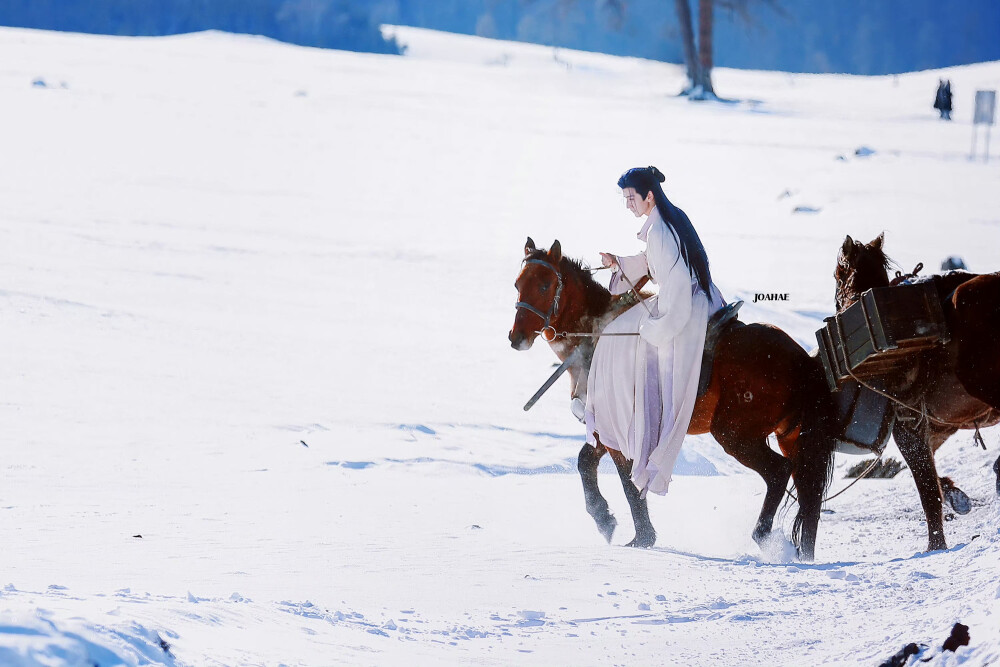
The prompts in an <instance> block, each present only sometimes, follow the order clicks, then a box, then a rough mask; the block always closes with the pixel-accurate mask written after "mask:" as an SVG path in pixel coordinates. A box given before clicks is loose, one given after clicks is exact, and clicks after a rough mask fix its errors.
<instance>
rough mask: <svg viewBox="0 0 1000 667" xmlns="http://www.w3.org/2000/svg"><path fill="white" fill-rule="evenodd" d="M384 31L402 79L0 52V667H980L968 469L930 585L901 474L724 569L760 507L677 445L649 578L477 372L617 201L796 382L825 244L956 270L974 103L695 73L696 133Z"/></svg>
mask: <svg viewBox="0 0 1000 667" xmlns="http://www.w3.org/2000/svg"><path fill="white" fill-rule="evenodd" d="M386 30H387V31H389V32H392V33H394V34H397V35H398V36H399V38H400V40H401V41H402V42H404V43H406V44H408V45H409V50H408V51H407V55H406V56H405V57H402V58H400V57H391V56H375V55H366V54H355V53H346V52H337V51H323V50H317V49H309V48H301V47H294V46H289V45H284V44H279V43H276V42H273V41H270V40H266V39H262V38H254V37H246V36H233V35H226V34H220V33H200V34H193V35H184V36H176V37H166V38H117V37H104V36H85V35H73V34H58V33H46V32H38V31H31V30H22V29H7V28H4V29H0V62H3V63H4V67H3V69H2V70H0V91H2V97H3V100H4V104H3V111H2V115H0V118H2V122H0V146H2V147H3V149H2V155H3V159H2V160H0V201H2V208H0V278H2V279H0V341H2V345H0V369H2V371H0V433H2V434H3V446H2V448H0V451H2V455H0V471H2V475H0V535H3V537H4V540H3V542H4V547H3V549H0V663H3V664H5V665H6V664H12V665H91V664H98V665H100V666H101V667H107V666H108V665H116V664H124V665H140V664H166V665H185V666H186V665H279V664H281V665H320V664H351V665H410V664H422V665H431V664H473V663H474V664H481V665H542V664H583V665H591V664H592V665H598V664H600V665H611V664H621V665H638V664H653V663H655V664H683V665H701V664H769V665H801V664H837V665H844V664H859V665H872V664H878V663H879V662H881V661H882V660H885V659H886V658H888V657H889V656H891V655H892V654H893V653H895V652H896V651H898V650H899V649H901V648H902V647H903V645H904V644H907V643H909V642H917V643H922V644H926V645H927V646H928V648H927V649H926V650H925V651H924V653H923V655H922V657H923V658H928V657H929V658H931V661H930V662H929V663H928V664H930V665H932V666H935V665H936V666H941V665H958V664H961V665H967V666H979V665H987V664H992V663H996V662H997V661H1000V633H998V630H1000V584H998V581H1000V576H998V575H1000V572H998V570H1000V558H998V547H1000V533H998V526H1000V503H998V499H997V496H996V494H995V491H994V484H995V478H994V475H993V473H992V471H991V470H990V466H991V465H992V462H993V460H994V459H995V458H996V454H997V445H998V443H1000V438H998V437H997V433H998V432H997V430H996V429H989V430H986V431H985V432H984V434H983V435H984V437H985V439H986V442H987V444H988V446H989V448H990V451H988V452H982V451H981V450H980V449H978V448H976V447H975V446H974V445H973V443H972V437H971V433H968V432H962V433H959V434H958V435H957V436H955V437H954V438H953V440H952V442H949V443H948V444H946V445H945V446H944V447H943V448H942V449H941V450H940V452H939V455H938V459H937V461H938V466H939V471H940V472H941V473H942V474H948V475H951V476H952V477H954V479H955V480H956V482H957V483H958V485H959V486H961V487H962V488H963V489H964V490H965V491H966V492H967V493H968V494H969V495H970V497H971V498H972V502H973V508H972V512H971V513H970V514H968V515H966V516H960V517H958V518H956V519H955V520H954V521H950V522H948V523H946V530H947V538H948V542H949V545H950V546H951V549H950V550H948V551H947V552H943V553H934V554H923V553H922V550H923V549H924V548H925V545H926V530H925V527H924V523H923V512H922V511H921V509H920V506H919V502H918V499H917V495H916V490H915V488H914V486H913V483H912V479H911V478H910V475H909V472H908V471H904V472H903V473H901V474H900V475H899V476H898V477H896V478H895V479H892V480H870V481H869V480H866V481H862V482H860V483H859V484H858V485H856V486H855V487H854V488H853V489H851V490H850V491H849V492H847V493H846V494H844V495H843V496H840V497H839V498H837V499H835V500H833V501H831V502H830V503H829V504H828V510H830V511H829V512H828V513H826V514H824V517H823V521H822V522H821V524H820V535H819V541H818V545H817V561H816V562H815V563H813V564H801V563H798V562H797V561H796V560H795V559H794V556H793V554H792V552H791V550H790V549H789V545H788V543H787V539H786V538H785V537H784V535H787V534H788V533H789V527H790V523H791V519H792V516H793V514H794V509H793V508H789V509H788V510H787V511H786V512H785V513H784V514H782V515H781V517H780V518H781V530H782V531H783V532H782V533H780V534H777V535H775V539H774V540H773V543H772V544H770V545H768V547H767V548H765V549H764V551H763V552H762V551H761V549H759V548H758V547H757V546H756V545H755V544H754V543H753V542H752V541H751V539H750V531H751V529H752V526H753V523H754V520H755V518H756V515H757V512H758V510H759V506H760V502H761V500H762V496H763V482H762V481H761V480H760V479H759V478H758V477H756V476H755V475H754V474H753V473H751V472H750V471H748V470H746V469H743V468H742V467H740V466H739V465H738V464H737V463H736V462H735V461H733V460H732V459H730V458H728V457H727V456H726V455H725V454H724V453H723V452H722V450H721V448H720V447H719V446H718V445H716V444H715V443H714V442H713V441H712V440H711V438H708V437H692V438H689V439H688V441H687V442H686V443H685V446H684V451H683V455H682V459H681V461H680V463H679V465H678V469H677V471H676V478H675V480H674V483H673V484H672V485H671V492H670V494H669V495H668V496H666V497H662V498H660V497H656V498H652V499H651V501H650V512H651V517H652V520H653V524H654V525H655V526H656V529H657V531H658V542H657V546H656V547H655V548H653V549H650V550H643V551H637V550H632V549H627V548H624V547H623V546H622V545H623V544H624V543H625V542H627V541H628V540H630V539H631V538H632V530H631V525H630V524H631V522H630V521H629V511H628V507H627V504H626V502H625V499H624V496H623V494H622V492H621V490H620V484H619V482H618V478H617V475H616V474H615V473H614V471H613V468H612V467H610V466H609V465H605V467H602V473H601V484H602V489H603V492H604V494H605V496H606V497H607V498H608V500H609V502H610V503H611V505H612V509H613V511H614V512H615V513H616V515H617V517H618V518H619V522H620V524H619V528H618V532H617V533H616V534H615V536H614V540H613V545H612V546H608V545H607V544H605V543H604V541H603V539H602V538H601V536H600V535H599V534H598V532H597V530H596V527H595V526H594V525H593V522H592V520H591V519H590V517H589V516H588V515H587V514H586V512H585V511H584V507H583V497H582V493H581V489H580V482H579V480H578V476H577V474H576V470H575V467H576V455H577V453H578V451H579V448H580V445H581V444H582V441H583V433H582V431H581V428H580V426H579V424H578V423H577V422H576V421H575V419H574V418H573V417H572V416H571V414H570V412H569V410H568V407H569V406H568V405H567V400H568V395H567V394H568V392H567V391H566V382H567V381H566V380H565V379H562V380H560V381H559V383H558V384H557V385H556V386H555V387H553V389H552V390H550V392H549V393H548V394H546V396H545V397H543V398H542V399H541V401H540V402H539V403H538V404H537V405H536V406H535V407H534V408H533V409H532V410H531V411H530V412H528V413H524V412H523V411H522V410H521V406H522V405H523V403H524V401H525V400H526V399H527V398H528V397H529V396H530V395H531V394H532V393H533V392H534V391H535V389H536V388H537V387H538V385H539V384H541V382H542V381H543V380H544V379H545V377H547V375H548V373H549V372H551V365H552V363H553V362H554V361H555V357H554V356H553V355H552V354H551V352H549V351H548V350H547V349H544V346H542V345H536V346H535V348H533V349H532V350H531V351H529V352H523V353H521V352H515V351H514V350H512V349H510V346H509V344H508V342H507V340H506V332H507V330H508V329H509V327H510V325H511V322H512V321H513V316H514V309H513V307H512V305H513V301H514V297H515V293H514V290H513V287H512V284H513V281H514V278H515V276H516V273H517V270H518V266H519V261H520V258H521V255H522V248H523V245H524V240H525V237H526V236H528V235H531V236H532V237H533V238H534V239H535V240H536V242H538V243H539V244H540V245H545V246H548V245H549V244H550V243H551V242H552V240H553V239H555V238H558V239H560V241H561V242H562V245H563V249H564V252H565V253H566V254H568V255H570V256H574V257H583V258H584V259H586V260H588V261H590V262H595V263H596V261H597V260H598V255H597V252H598V251H599V250H609V251H616V252H620V253H625V252H630V251H633V250H635V249H636V248H637V247H638V242H637V241H635V240H634V233H635V221H634V218H632V216H631V215H630V214H629V213H628V212H627V211H626V210H625V209H624V207H623V206H622V205H621V200H620V195H619V192H618V190H617V188H615V181H616V180H617V177H618V175H619V174H620V173H621V172H622V171H624V170H625V169H626V168H628V167H631V166H636V165H645V164H655V165H657V166H658V167H659V168H660V169H661V170H662V171H663V172H664V173H665V174H666V175H667V183H666V186H667V192H668V194H669V195H670V196H671V198H672V199H673V200H674V201H675V203H677V204H678V205H679V206H681V207H682V208H684V209H685V210H686V211H687V212H688V214H689V215H690V217H691V218H692V220H693V221H694V223H695V225H696V226H697V227H698V229H699V232H700V234H701V236H702V238H703V240H704V242H705V245H706V247H707V249H708V252H709V256H710V258H711V260H712V269H713V276H714V278H715V282H716V283H717V284H718V285H719V286H720V288H721V289H722V290H723V292H724V294H726V296H727V297H729V298H735V297H740V298H744V299H746V300H747V301H748V303H747V304H746V305H745V306H744V308H743V310H742V311H741V317H742V318H743V319H745V320H747V321H769V322H772V323H774V324H777V325H779V326H781V327H783V328H785V329H786V330H787V331H789V333H790V334H792V335H793V336H794V337H795V338H796V339H797V340H798V341H799V342H800V343H802V344H803V345H805V346H807V347H809V348H812V347H813V346H814V345H815V339H814V337H813V331H814V330H815V329H816V328H818V326H819V323H820V321H821V320H822V317H824V316H826V315H828V314H830V311H831V309H832V302H833V279H832V271H833V264H834V260H835V257H836V251H837V248H838V247H839V245H840V244H841V242H842V241H843V238H844V236H845V234H850V235H852V236H853V237H855V238H859V239H863V240H866V241H867V240H870V239H871V238H873V237H874V236H875V235H876V234H878V233H879V232H881V231H883V230H885V232H886V249H887V251H888V252H889V254H890V255H892V256H893V257H894V258H895V259H896V260H897V261H898V262H899V264H900V266H901V268H902V269H904V270H907V271H908V270H910V269H911V268H912V267H913V266H914V265H915V264H916V263H917V262H919V261H922V262H924V263H925V265H926V266H927V267H928V270H930V269H933V268H934V267H936V266H937V264H938V263H939V262H940V261H941V260H943V259H944V258H945V257H947V256H948V255H953V254H954V255H960V256H961V257H963V258H964V259H965V261H966V262H967V264H968V265H969V267H970V268H972V269H973V270H979V271H989V270H995V269H997V268H998V266H1000V250H998V248H1000V187H998V186H1000V166H998V164H1000V162H998V161H993V162H990V163H988V164H984V163H982V162H981V161H979V162H971V161H969V160H968V151H969V148H970V143H971V136H970V135H971V130H972V128H971V114H972V98H973V94H974V91H975V90H976V89H977V88H991V89H995V88H997V87H1000V63H986V64H979V65H971V66H965V67H958V68H952V69H948V70H943V71H931V72H918V73H913V74H906V75H901V76H898V77H848V76H809V75H789V74H782V73H771V72H746V71H736V70H725V69H720V70H717V71H716V81H715V84H716V90H717V91H718V92H719V93H720V94H721V95H723V96H725V97H727V98H731V99H732V100H733V101H732V102H730V103H707V104H694V103H690V102H688V101H686V100H684V99H680V98H676V97H674V96H673V93H674V92H675V91H677V90H680V88H681V86H682V83H683V72H682V70H681V69H680V68H678V67H676V66H672V65H666V64H662V63H654V62H648V61H642V60H637V59H628V58H615V57H610V56H601V55H595V54H584V53H578V52H572V51H568V50H563V49H560V50H558V51H554V50H552V49H548V48H545V47H540V46H533V45H526V44H515V43H507V42H498V41H491V40H482V39H477V38H471V37H464V36H455V35H446V34H441V33H434V32H430V31H424V30H416V29H408V28H398V27H387V28H386ZM939 76H947V77H949V78H951V80H952V82H953V89H954V91H955V94H956V98H955V99H956V102H955V113H954V118H955V121H954V122H952V123H943V122H941V121H939V120H937V118H936V117H935V112H934V110H933V109H932V108H931V101H932V99H931V98H932V94H933V90H934V87H935V86H936V83H937V78H938V77H939ZM36 80H42V81H44V82H45V83H46V85H45V86H44V87H43V86H35V85H33V82H34V81H36ZM861 147H866V148H868V149H870V150H872V151H873V152H872V153H871V154H870V155H867V156H860V155H856V154H855V151H856V150H857V149H858V148H861ZM994 152H1000V151H997V150H995V151H994ZM797 207H802V208H806V209H812V210H813V211H814V212H812V213H808V214H803V213H795V212H794V210H795V209H796V208H797ZM754 293H788V294H789V295H790V297H789V301H787V302H762V303H758V304H752V303H749V301H751V300H752V297H753V294H754ZM889 455H890V456H897V457H898V453H897V452H895V449H894V448H893V447H892V446H890V451H889ZM857 460H858V458H857V457H848V456H839V457H838V464H837V470H838V472H837V476H836V479H835V482H834V486H833V491H834V492H835V491H836V490H839V489H840V488H843V486H845V485H846V483H847V482H846V481H845V480H844V479H843V472H844V471H845V470H846V468H848V467H850V466H851V465H853V464H854V463H856V462H857ZM605 463H607V462H605ZM959 621H960V622H962V623H965V624H966V625H968V626H969V627H970V634H971V638H972V641H971V644H970V646H968V647H964V648H961V649H959V650H958V652H957V653H954V654H952V653H947V654H942V653H940V645H941V643H942V642H943V640H944V639H945V638H946V637H947V636H948V633H949V631H950V629H951V626H952V624H954V623H955V622H959ZM165 647H166V648H165Z"/></svg>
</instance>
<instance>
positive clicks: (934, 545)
mask: <svg viewBox="0 0 1000 667" xmlns="http://www.w3.org/2000/svg"><path fill="white" fill-rule="evenodd" d="M947 550H948V543H947V542H945V539H944V538H943V537H938V536H934V537H932V538H931V539H930V540H928V542H927V553H930V552H932V551H947Z"/></svg>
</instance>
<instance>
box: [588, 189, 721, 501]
mask: <svg viewBox="0 0 1000 667" xmlns="http://www.w3.org/2000/svg"><path fill="white" fill-rule="evenodd" d="M638 237H639V239H641V240H644V241H646V251H645V252H644V253H641V254H639V255H634V256H632V257H618V258H617V260H618V266H619V269H618V270H616V271H615V273H614V275H613V276H612V279H611V291H612V292H613V293H616V294H622V293H624V292H627V291H628V290H629V285H628V282H627V281H625V280H622V278H621V275H620V272H624V274H625V275H626V276H627V277H628V279H629V280H631V281H632V283H633V284H635V283H637V282H638V281H639V280H640V279H641V278H642V276H644V275H646V274H647V273H648V274H649V276H650V278H651V280H652V282H653V283H655V284H657V285H659V293H658V294H657V295H656V296H652V297H650V298H648V299H646V300H645V301H644V302H643V303H639V304H636V305H635V306H633V307H632V308H630V309H629V310H627V311H625V312H624V313H622V314H621V315H620V316H619V317H618V318H617V319H615V320H614V321H613V322H611V324H609V325H608V326H607V327H606V328H605V329H604V333H625V332H636V331H638V332H639V334H640V335H639V336H603V337H601V338H600V339H599V340H598V342H597V347H596V348H595V350H594V358H593V362H592V363H591V367H590V377H589V380H588V386H587V406H586V411H585V415H584V419H585V421H586V424H587V442H588V443H590V444H592V445H595V444H596V439H595V437H594V432H595V431H596V432H597V434H598V435H599V436H600V440H601V443H602V444H604V445H605V446H606V447H610V448H612V449H617V450H619V451H621V452H622V453H623V454H624V455H625V456H626V458H628V459H630V460H631V461H632V480H633V481H634V482H635V484H636V486H637V487H639V489H640V490H641V491H642V494H643V496H645V494H646V492H647V491H652V492H653V493H658V494H664V493H666V492H667V487H668V486H669V484H670V474H671V472H672V471H673V468H674V463H675V462H676V461H677V456H678V454H680V449H681V443H682V442H683V441H684V436H685V434H686V433H687V429H688V426H689V425H690V423H691V415H692V414H693V413H694V404H695V401H696V399H697V394H698V379H699V375H700V373H701V355H702V351H703V349H704V347H705V328H706V326H707V324H708V318H709V316H710V315H711V314H712V313H714V312H715V311H716V310H718V309H719V308H721V307H722V306H724V305H725V301H724V300H723V298H722V295H721V294H720V293H719V290H718V289H717V288H716V287H715V285H712V286H711V295H712V298H711V300H709V298H708V297H706V296H705V293H704V292H702V291H701V288H700V287H699V286H698V282H697V279H696V278H695V277H694V276H693V275H692V272H691V271H690V269H689V268H688V266H687V264H686V263H685V262H684V259H683V257H681V253H680V247H679V241H678V239H677V237H676V235H675V233H674V232H673V231H672V230H670V229H669V228H668V227H667V226H666V224H665V223H664V222H663V219H662V218H661V217H660V214H659V212H658V211H657V209H656V208H655V207H654V208H653V210H652V211H651V212H650V214H649V217H648V218H647V220H646V223H645V224H644V225H643V227H642V229H641V230H640V232H639V234H638ZM644 304H645V305H644ZM647 308H648V309H649V310H648V311H647ZM650 312H651V313H652V316H651V315H650Z"/></svg>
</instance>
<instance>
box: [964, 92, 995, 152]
mask: <svg viewBox="0 0 1000 667" xmlns="http://www.w3.org/2000/svg"><path fill="white" fill-rule="evenodd" d="M996 111H997V91H995V90H977V91H976V113H975V116H974V117H973V119H972V154H971V155H969V159H970V160H974V159H976V143H977V142H976V139H978V138H979V126H980V125H985V126H986V153H985V155H984V156H983V161H984V162H989V161H990V127H991V126H992V125H994V124H995V123H996Z"/></svg>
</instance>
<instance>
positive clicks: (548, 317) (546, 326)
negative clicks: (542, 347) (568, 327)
mask: <svg viewBox="0 0 1000 667" xmlns="http://www.w3.org/2000/svg"><path fill="white" fill-rule="evenodd" d="M524 264H538V265H539V266H544V267H545V268H546V269H548V270H549V271H551V272H552V273H554V274H555V275H556V294H555V296H554V297H552V305H551V306H549V310H548V312H547V313H543V312H542V311H541V310H539V309H538V308H535V307H534V306H532V305H531V304H530V303H528V302H526V301H518V302H517V303H515V304H514V308H523V309H525V310H527V311H528V312H530V313H534V314H535V315H538V317H540V318H542V329H541V331H540V332H539V333H541V334H542V338H544V339H545V340H554V339H555V336H556V330H555V327H553V326H552V321H553V320H554V319H555V318H556V316H557V315H558V313H559V297H561V296H562V291H563V278H562V274H561V273H559V269H557V268H556V267H555V266H554V265H553V264H552V263H551V262H546V261H545V260H544V259H526V260H524Z"/></svg>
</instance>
